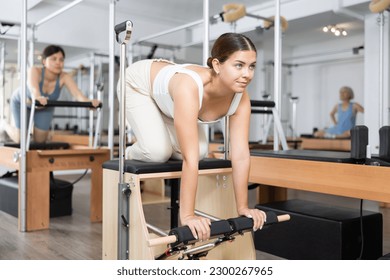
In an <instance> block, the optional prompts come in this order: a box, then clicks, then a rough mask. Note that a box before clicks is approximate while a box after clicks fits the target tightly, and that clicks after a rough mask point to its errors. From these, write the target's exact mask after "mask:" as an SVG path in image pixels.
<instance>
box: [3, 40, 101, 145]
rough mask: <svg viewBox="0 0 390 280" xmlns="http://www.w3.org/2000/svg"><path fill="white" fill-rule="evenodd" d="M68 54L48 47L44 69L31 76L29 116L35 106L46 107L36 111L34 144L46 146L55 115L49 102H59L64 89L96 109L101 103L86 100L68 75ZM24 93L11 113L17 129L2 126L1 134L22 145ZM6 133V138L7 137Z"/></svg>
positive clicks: (16, 95) (36, 69)
mask: <svg viewBox="0 0 390 280" xmlns="http://www.w3.org/2000/svg"><path fill="white" fill-rule="evenodd" d="M64 60H65V51H64V50H63V49H62V48H61V47H60V46H56V45H49V46H47V47H46V48H45V49H44V50H43V53H42V66H34V67H32V68H30V69H29V70H28V73H27V101H26V103H27V106H28V108H27V116H28V117H29V116H30V110H31V104H35V100H38V101H39V102H40V103H41V104H42V105H43V107H40V108H36V110H35V113H34V129H33V140H34V141H35V142H45V141H46V140H47V138H48V135H49V128H50V124H51V121H52V119H53V115H54V107H46V108H45V105H46V104H47V100H57V99H58V98H59V97H60V93H61V89H62V88H63V87H64V86H65V87H66V88H67V89H68V91H69V92H70V93H71V95H72V96H73V97H74V99H75V100H77V101H90V102H92V105H93V106H94V107H97V106H99V104H100V101H99V100H96V99H93V100H90V99H88V98H87V97H85V96H84V94H83V93H82V92H81V90H80V89H79V88H78V87H77V84H76V83H75V81H74V80H73V78H72V76H71V75H70V74H69V73H67V72H64V71H63V69H64ZM20 102H21V89H20V88H18V89H17V90H16V91H15V92H14V93H13V94H12V97H11V113H12V116H13V120H14V124H15V126H11V125H10V124H8V123H6V122H4V121H3V122H2V124H1V127H0V133H2V134H3V135H2V137H3V138H5V136H8V137H9V138H10V139H11V140H12V141H14V142H16V143H19V142H20V106H21V104H20ZM4 133H6V135H4Z"/></svg>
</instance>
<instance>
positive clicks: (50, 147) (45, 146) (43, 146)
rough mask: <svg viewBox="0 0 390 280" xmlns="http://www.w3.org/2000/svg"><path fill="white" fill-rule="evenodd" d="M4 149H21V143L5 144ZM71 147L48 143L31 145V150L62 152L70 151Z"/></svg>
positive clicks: (67, 144)
mask: <svg viewBox="0 0 390 280" xmlns="http://www.w3.org/2000/svg"><path fill="white" fill-rule="evenodd" d="M4 147H11V148H20V144H19V143H4ZM69 148H70V145H69V143H66V142H46V143H36V142H31V143H30V148H29V149H30V150H60V149H69Z"/></svg>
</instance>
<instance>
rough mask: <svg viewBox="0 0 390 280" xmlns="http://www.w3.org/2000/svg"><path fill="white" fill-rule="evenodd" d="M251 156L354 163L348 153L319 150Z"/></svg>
mask: <svg viewBox="0 0 390 280" xmlns="http://www.w3.org/2000/svg"><path fill="white" fill-rule="evenodd" d="M251 155H252V156H261V157H274V158H285V159H301V160H313V161H327V162H340V163H355V159H353V158H351V156H350V153H349V152H336V151H320V150H286V151H268V150H251Z"/></svg>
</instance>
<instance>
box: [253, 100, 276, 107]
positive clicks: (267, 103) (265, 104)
mask: <svg viewBox="0 0 390 280" xmlns="http://www.w3.org/2000/svg"><path fill="white" fill-rule="evenodd" d="M251 106H252V107H268V108H274V107H275V102H274V101H269V100H251Z"/></svg>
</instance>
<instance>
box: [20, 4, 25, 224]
mask: <svg viewBox="0 0 390 280" xmlns="http://www.w3.org/2000/svg"><path fill="white" fill-rule="evenodd" d="M26 23H27V0H23V3H22V19H21V29H20V31H21V32H20V53H19V56H20V83H21V108H20V151H21V154H20V157H21V158H20V170H19V183H20V189H19V230H20V231H23V232H24V231H26V230H27V222H26V205H27V200H26V171H27V168H26V115H27V109H26V99H27V98H26V93H27V90H26V86H27V81H26V78H27V57H26V53H27V47H26V45H27V24H26Z"/></svg>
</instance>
